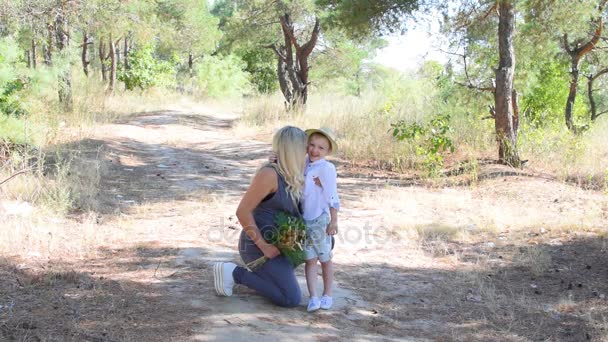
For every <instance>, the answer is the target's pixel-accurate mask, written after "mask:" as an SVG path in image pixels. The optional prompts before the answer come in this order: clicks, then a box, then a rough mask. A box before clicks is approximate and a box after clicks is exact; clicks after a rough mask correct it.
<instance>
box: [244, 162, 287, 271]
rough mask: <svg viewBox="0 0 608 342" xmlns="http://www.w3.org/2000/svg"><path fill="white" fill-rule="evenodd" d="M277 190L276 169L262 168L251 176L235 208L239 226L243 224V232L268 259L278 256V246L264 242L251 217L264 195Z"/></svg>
mask: <svg viewBox="0 0 608 342" xmlns="http://www.w3.org/2000/svg"><path fill="white" fill-rule="evenodd" d="M277 190H278V178H277V173H276V171H274V170H273V169H271V168H264V169H262V170H260V172H258V174H257V175H255V177H253V180H252V181H251V185H249V189H247V192H245V195H244V196H243V198H242V199H241V203H239V206H238V208H237V209H236V217H237V218H238V219H239V222H240V223H241V226H243V230H244V231H245V234H247V236H249V238H250V239H251V240H252V241H253V242H254V243H255V244H256V246H258V248H259V249H260V250H261V251H262V253H264V256H265V257H267V258H269V259H272V258H274V257H276V256H278V255H279V254H280V252H279V250H278V248H276V247H275V246H273V245H272V244H269V243H268V242H266V240H264V238H263V237H262V233H261V232H260V229H259V228H258V226H257V225H256V224H255V219H254V218H253V209H255V207H257V206H258V204H260V202H262V199H264V197H266V196H267V195H268V194H270V193H273V192H276V191H277Z"/></svg>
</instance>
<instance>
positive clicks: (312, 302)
mask: <svg viewBox="0 0 608 342" xmlns="http://www.w3.org/2000/svg"><path fill="white" fill-rule="evenodd" d="M320 308H321V301H319V298H317V297H310V299H309V300H308V309H306V310H307V311H308V312H313V311H317V310H319V309H320Z"/></svg>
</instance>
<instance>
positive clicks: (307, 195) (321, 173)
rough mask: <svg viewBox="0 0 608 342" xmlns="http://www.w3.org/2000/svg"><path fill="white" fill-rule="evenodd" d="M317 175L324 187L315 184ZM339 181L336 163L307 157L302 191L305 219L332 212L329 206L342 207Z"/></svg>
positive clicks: (312, 218)
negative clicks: (312, 159) (312, 160)
mask: <svg viewBox="0 0 608 342" xmlns="http://www.w3.org/2000/svg"><path fill="white" fill-rule="evenodd" d="M317 177H318V178H319V180H320V181H321V185H322V187H320V186H318V185H316V184H315V178H317ZM337 181H338V174H337V173H336V167H335V166H334V164H332V163H330V162H328V161H327V160H325V159H320V160H317V161H315V162H311V161H310V159H309V158H308V157H307V158H306V169H305V170H304V190H303V191H302V216H303V217H304V219H305V220H314V219H315V218H317V217H319V216H321V214H323V213H324V212H325V213H327V214H330V212H329V208H335V209H337V210H339V209H340V198H339V197H338V183H337Z"/></svg>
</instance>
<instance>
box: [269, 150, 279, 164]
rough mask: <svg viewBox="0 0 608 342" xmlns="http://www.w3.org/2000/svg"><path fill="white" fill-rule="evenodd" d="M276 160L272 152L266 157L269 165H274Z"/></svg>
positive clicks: (275, 155)
mask: <svg viewBox="0 0 608 342" xmlns="http://www.w3.org/2000/svg"><path fill="white" fill-rule="evenodd" d="M278 159H279V158H277V154H276V153H274V152H270V154H269V155H268V161H269V162H271V163H276V162H277V160H278Z"/></svg>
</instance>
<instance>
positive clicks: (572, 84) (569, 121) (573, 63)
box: [566, 56, 579, 131]
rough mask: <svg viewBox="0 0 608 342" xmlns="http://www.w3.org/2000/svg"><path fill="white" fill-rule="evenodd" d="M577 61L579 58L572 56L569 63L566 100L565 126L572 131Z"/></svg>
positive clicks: (573, 128) (576, 85)
mask: <svg viewBox="0 0 608 342" xmlns="http://www.w3.org/2000/svg"><path fill="white" fill-rule="evenodd" d="M578 62H579V59H578V58H576V56H574V57H573V58H572V60H571V63H570V89H569V91H568V100H566V127H568V129H569V130H571V131H574V130H575V129H576V128H575V127H574V119H573V118H572V112H573V111H574V101H575V100H576V91H577V88H578Z"/></svg>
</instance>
